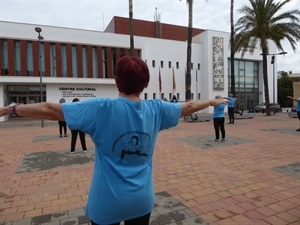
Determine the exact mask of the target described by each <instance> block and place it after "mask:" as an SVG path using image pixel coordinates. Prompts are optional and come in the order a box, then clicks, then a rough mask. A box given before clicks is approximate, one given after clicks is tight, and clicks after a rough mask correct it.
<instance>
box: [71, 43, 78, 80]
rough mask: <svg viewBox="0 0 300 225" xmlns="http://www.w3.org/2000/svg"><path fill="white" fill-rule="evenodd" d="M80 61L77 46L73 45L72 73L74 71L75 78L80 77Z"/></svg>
mask: <svg viewBox="0 0 300 225" xmlns="http://www.w3.org/2000/svg"><path fill="white" fill-rule="evenodd" d="M77 66H78V60H77V46H76V45H72V71H73V75H72V76H73V77H78V69H77Z"/></svg>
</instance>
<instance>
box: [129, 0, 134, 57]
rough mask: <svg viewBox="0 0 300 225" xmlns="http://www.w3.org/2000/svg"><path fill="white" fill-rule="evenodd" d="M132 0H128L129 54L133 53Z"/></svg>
mask: <svg viewBox="0 0 300 225" xmlns="http://www.w3.org/2000/svg"><path fill="white" fill-rule="evenodd" d="M132 8H133V6H132V0H129V32H130V52H129V54H130V56H133V54H134V39H133V10H132Z"/></svg>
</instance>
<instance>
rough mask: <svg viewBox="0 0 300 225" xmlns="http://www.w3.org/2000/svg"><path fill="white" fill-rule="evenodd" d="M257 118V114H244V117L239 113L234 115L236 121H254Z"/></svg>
mask: <svg viewBox="0 0 300 225" xmlns="http://www.w3.org/2000/svg"><path fill="white" fill-rule="evenodd" d="M255 116H256V113H248V112H246V113H243V115H240V114H239V113H235V114H234V118H235V119H252V118H254V117H255Z"/></svg>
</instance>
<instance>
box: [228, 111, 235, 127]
mask: <svg viewBox="0 0 300 225" xmlns="http://www.w3.org/2000/svg"><path fill="white" fill-rule="evenodd" d="M228 116H229V122H230V123H234V108H229V107H228Z"/></svg>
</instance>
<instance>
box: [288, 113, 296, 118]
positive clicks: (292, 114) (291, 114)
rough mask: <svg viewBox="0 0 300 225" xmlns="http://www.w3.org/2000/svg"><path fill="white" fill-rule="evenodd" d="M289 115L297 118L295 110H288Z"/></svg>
mask: <svg viewBox="0 0 300 225" xmlns="http://www.w3.org/2000/svg"><path fill="white" fill-rule="evenodd" d="M289 117H290V118H298V116H297V112H289Z"/></svg>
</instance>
